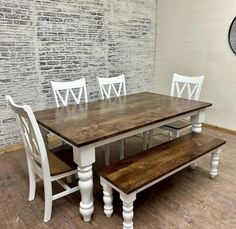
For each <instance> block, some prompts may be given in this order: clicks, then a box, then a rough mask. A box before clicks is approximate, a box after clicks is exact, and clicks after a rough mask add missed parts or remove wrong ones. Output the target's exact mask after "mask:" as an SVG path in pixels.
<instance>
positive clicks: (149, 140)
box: [148, 130, 153, 148]
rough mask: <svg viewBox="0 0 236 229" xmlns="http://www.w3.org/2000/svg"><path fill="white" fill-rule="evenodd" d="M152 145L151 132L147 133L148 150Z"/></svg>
mask: <svg viewBox="0 0 236 229" xmlns="http://www.w3.org/2000/svg"><path fill="white" fill-rule="evenodd" d="M152 145H153V130H149V131H148V148H151V147H152Z"/></svg>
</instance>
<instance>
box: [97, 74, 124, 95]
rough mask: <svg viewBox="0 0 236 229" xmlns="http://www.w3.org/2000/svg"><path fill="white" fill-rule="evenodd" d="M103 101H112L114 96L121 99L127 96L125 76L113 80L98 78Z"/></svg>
mask: <svg viewBox="0 0 236 229" xmlns="http://www.w3.org/2000/svg"><path fill="white" fill-rule="evenodd" d="M97 79H98V84H99V88H100V94H101V98H102V99H110V98H111V96H112V95H114V96H115V97H119V96H121V95H122V90H123V95H126V86H125V76H124V75H120V76H116V77H112V78H101V77H97Z"/></svg>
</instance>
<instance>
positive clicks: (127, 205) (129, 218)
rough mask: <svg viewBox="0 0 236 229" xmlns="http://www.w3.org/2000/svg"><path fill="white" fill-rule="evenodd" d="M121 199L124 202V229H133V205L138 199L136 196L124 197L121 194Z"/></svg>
mask: <svg viewBox="0 0 236 229" xmlns="http://www.w3.org/2000/svg"><path fill="white" fill-rule="evenodd" d="M120 199H121V200H122V202H123V213H122V215H123V229H133V228H134V226H133V217H134V211H133V208H134V207H133V203H134V201H135V199H136V194H135V193H134V194H130V195H125V196H124V195H122V194H120Z"/></svg>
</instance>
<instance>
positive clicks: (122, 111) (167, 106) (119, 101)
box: [34, 92, 212, 147]
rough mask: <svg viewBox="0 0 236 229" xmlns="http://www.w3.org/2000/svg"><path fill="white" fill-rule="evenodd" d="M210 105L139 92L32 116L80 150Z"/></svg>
mask: <svg viewBox="0 0 236 229" xmlns="http://www.w3.org/2000/svg"><path fill="white" fill-rule="evenodd" d="M211 105H212V104H211V103H205V102H200V101H193V100H187V99H181V98H176V97H171V96H166V95H160V94H155V93H150V92H143V93H138V94H132V95H128V96H123V97H120V98H112V99H110V100H99V101H94V102H89V103H83V104H80V105H69V106H67V107H60V108H53V109H47V110H42V111H37V112H35V113H34V114H35V116H36V119H37V121H38V123H39V124H40V125H42V126H44V127H46V128H47V129H48V130H50V131H52V132H53V133H55V134H57V135H58V136H60V137H61V138H63V139H65V140H66V141H68V142H69V143H71V144H72V145H74V146H77V147H81V146H85V145H88V144H91V143H94V142H97V141H100V140H103V139H106V138H110V137H113V136H116V135H119V134H122V133H126V132H129V131H131V130H135V129H138V128H141V127H145V126H148V125H151V124H155V123H158V122H161V121H164V120H167V119H170V118H174V117H177V116H179V115H183V114H186V113H189V112H192V111H196V110H199V109H204V108H207V107H209V106H211Z"/></svg>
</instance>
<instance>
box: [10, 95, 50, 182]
mask: <svg viewBox="0 0 236 229" xmlns="http://www.w3.org/2000/svg"><path fill="white" fill-rule="evenodd" d="M6 101H7V103H8V104H9V105H10V107H11V109H12V110H13V112H14V113H15V115H16V118H17V121H18V124H19V127H20V131H21V134H22V138H23V142H24V146H25V151H26V156H27V163H28V167H31V168H28V169H29V172H31V169H32V170H33V171H34V172H35V173H36V174H37V175H38V176H39V177H41V178H46V177H47V178H49V176H50V170H49V163H48V157H47V151H46V147H45V144H44V140H43V137H42V134H41V131H40V129H39V126H38V123H37V121H36V118H35V116H34V113H33V111H32V109H31V107H30V106H28V105H23V106H19V105H16V104H15V103H14V101H13V99H12V97H11V96H9V95H7V96H6Z"/></svg>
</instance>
